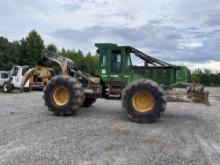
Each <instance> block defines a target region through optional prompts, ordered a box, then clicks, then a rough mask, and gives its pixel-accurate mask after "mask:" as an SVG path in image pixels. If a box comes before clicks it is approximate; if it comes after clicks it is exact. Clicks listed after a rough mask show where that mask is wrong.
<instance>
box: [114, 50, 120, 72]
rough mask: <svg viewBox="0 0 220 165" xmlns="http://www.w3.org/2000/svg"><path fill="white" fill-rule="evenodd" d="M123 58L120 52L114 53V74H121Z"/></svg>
mask: <svg viewBox="0 0 220 165" xmlns="http://www.w3.org/2000/svg"><path fill="white" fill-rule="evenodd" d="M121 58H122V55H121V51H120V50H116V51H115V50H114V51H112V72H114V73H119V72H121Z"/></svg>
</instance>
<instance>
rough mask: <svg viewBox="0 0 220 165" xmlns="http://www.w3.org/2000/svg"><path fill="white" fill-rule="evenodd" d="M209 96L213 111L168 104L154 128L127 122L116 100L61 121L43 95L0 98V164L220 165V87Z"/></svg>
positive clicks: (32, 93) (204, 107) (194, 105)
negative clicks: (45, 103) (47, 106)
mask: <svg viewBox="0 0 220 165" xmlns="http://www.w3.org/2000/svg"><path fill="white" fill-rule="evenodd" d="M210 92H211V98H210V102H211V104H212V106H210V107H208V106H205V105H200V104H192V103H168V106H167V111H166V112H165V114H164V115H163V116H162V118H161V119H160V121H159V122H157V123H154V124H136V123H133V122H131V121H130V120H128V119H127V117H126V115H125V114H124V112H123V111H122V110H121V104H120V102H119V101H105V100H102V99H99V100H98V101H97V102H96V103H95V104H94V105H93V106H92V107H91V108H83V109H82V111H81V112H80V113H79V114H78V115H77V116H74V117H65V118H63V117H56V116H53V115H52V113H51V112H49V111H47V109H46V107H44V105H43V100H42V99H41V98H42V93H41V92H31V93H22V94H20V93H13V94H0V103H1V108H0V164H1V165H4V164H7V165H8V164H19V165H20V164H27V165H29V164H39V165H43V164H74V165H78V164H79V165H90V164H101V165H102V164H125V165H129V164H131V165H134V164H173V165H176V164H186V165H188V164H199V165H202V164H220V88H219V89H218V88H210Z"/></svg>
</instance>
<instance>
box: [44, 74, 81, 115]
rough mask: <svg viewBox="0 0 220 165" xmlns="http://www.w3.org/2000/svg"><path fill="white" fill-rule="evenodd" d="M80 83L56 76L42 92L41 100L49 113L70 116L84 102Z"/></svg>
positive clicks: (70, 78)
mask: <svg viewBox="0 0 220 165" xmlns="http://www.w3.org/2000/svg"><path fill="white" fill-rule="evenodd" d="M84 98H85V96H84V93H83V89H82V86H81V83H80V82H79V81H78V80H77V79H75V78H73V77H70V76H57V77H54V78H52V79H51V80H50V82H49V83H48V85H47V86H46V88H45V90H44V96H43V99H44V100H45V105H46V106H47V107H48V110H49V111H52V112H53V113H54V114H55V115H56V116H72V115H74V114H76V112H77V111H78V110H79V109H80V108H81V106H82V104H83V101H84Z"/></svg>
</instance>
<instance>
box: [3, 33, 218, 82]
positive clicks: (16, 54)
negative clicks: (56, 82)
mask: <svg viewBox="0 0 220 165" xmlns="http://www.w3.org/2000/svg"><path fill="white" fill-rule="evenodd" d="M45 49H47V50H50V51H53V52H57V53H58V54H61V55H63V56H65V57H67V58H70V59H72V60H73V61H74V62H75V64H76V66H77V67H78V68H79V69H80V70H82V71H84V72H87V73H89V74H91V75H94V74H95V69H96V68H97V66H98V62H99V56H98V55H97V54H95V55H92V54H91V53H87V54H84V53H83V52H82V51H81V50H74V49H71V50H70V49H64V48H63V49H61V50H58V49H57V47H56V45H54V44H49V45H45V44H44V40H43V39H42V37H41V36H40V35H39V34H38V33H37V32H36V31H35V30H33V31H31V32H30V33H29V34H28V35H27V36H26V37H25V38H22V39H21V40H20V41H13V42H10V41H9V40H8V39H7V38H5V37H0V70H10V69H11V68H12V67H13V65H28V66H30V67H34V66H35V65H36V64H37V62H38V59H39V58H40V56H41V53H42V51H43V50H45ZM51 67H53V68H55V69H56V70H58V68H59V67H58V66H57V65H54V64H51ZM191 82H193V83H202V84H205V85H208V86H216V85H220V73H212V72H211V71H210V70H207V69H206V70H204V71H202V70H200V69H197V70H195V71H193V72H192V75H191Z"/></svg>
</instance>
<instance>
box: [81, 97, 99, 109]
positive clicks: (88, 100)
mask: <svg viewBox="0 0 220 165" xmlns="http://www.w3.org/2000/svg"><path fill="white" fill-rule="evenodd" d="M96 100H97V99H96V98H86V99H85V100H84V102H83V107H90V106H91V105H92V104H93V103H95V102H96Z"/></svg>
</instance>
